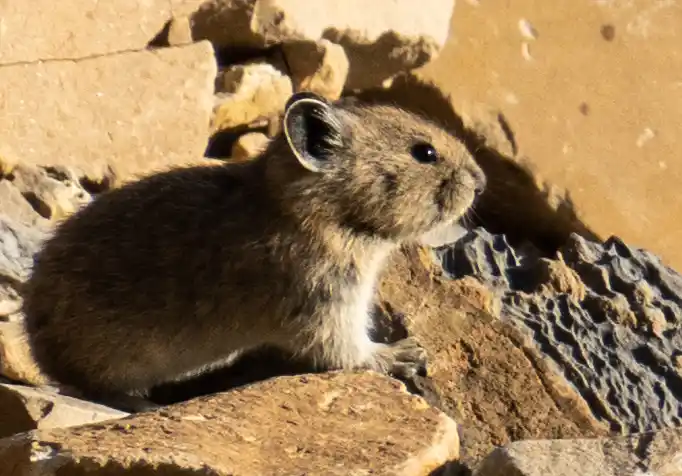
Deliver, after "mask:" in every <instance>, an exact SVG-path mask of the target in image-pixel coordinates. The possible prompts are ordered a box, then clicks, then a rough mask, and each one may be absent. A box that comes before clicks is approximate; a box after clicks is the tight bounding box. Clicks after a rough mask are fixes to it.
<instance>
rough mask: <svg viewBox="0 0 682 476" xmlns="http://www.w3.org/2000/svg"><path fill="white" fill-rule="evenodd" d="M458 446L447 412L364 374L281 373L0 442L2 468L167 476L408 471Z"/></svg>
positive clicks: (420, 469)
mask: <svg viewBox="0 0 682 476" xmlns="http://www.w3.org/2000/svg"><path fill="white" fill-rule="evenodd" d="M458 452H459V440H458V434H457V425H456V423H455V422H454V421H452V420H451V419H450V418H448V417H446V416H445V415H444V414H443V413H441V412H439V411H437V410H435V409H433V408H431V407H429V406H428V405H427V404H426V403H425V402H424V401H423V400H422V399H421V398H419V397H415V396H412V395H409V394H408V393H407V392H405V391H404V386H402V384H400V383H399V382H396V381H395V380H392V379H390V378H388V377H385V376H380V375H378V374H373V373H358V374H327V375H307V376H298V377H282V378H277V379H274V380H270V381H267V382H261V383H259V384H256V385H254V386H250V387H246V388H241V389H237V390H235V391H233V392H229V393H224V394H219V395H215V396H210V397H202V398H198V399H195V400H192V401H189V402H186V403H183V404H179V405H175V406H171V407H167V408H164V409H162V410H160V411H158V412H154V413H144V414H138V415H135V416H131V417H128V418H125V419H122V420H119V421H115V422H103V423H99V424H96V425H87V426H80V427H76V428H70V429H60V430H41V431H37V432H32V433H29V434H24V435H18V436H16V437H13V438H7V439H4V440H2V441H0V461H3V463H4V467H5V468H10V474H25V473H26V474H27V473H28V472H30V471H35V474H38V473H40V471H47V469H48V468H49V469H50V470H52V471H57V472H58V473H59V474H62V473H63V474H74V473H75V472H82V471H85V469H86V468H87V470H88V474H93V475H95V474H102V475H104V474H111V473H110V472H109V471H110V470H111V469H112V468H119V471H125V470H127V471H130V472H135V471H136V470H137V471H141V472H142V471H144V468H149V467H150V466H151V467H154V468H156V470H157V471H159V472H163V474H168V475H175V474H177V475H180V474H189V473H190V472H192V473H193V472H197V473H199V472H201V473H202V474H209V473H210V474H216V475H228V474H230V475H245V476H246V475H253V474H330V475H332V474H338V475H348V474H368V473H370V472H371V473H372V474H400V475H406V476H407V475H415V474H429V473H430V472H431V471H433V470H435V469H437V468H438V467H440V466H442V465H443V464H445V463H447V462H448V460H451V459H455V458H456V457H457V456H458ZM31 457H32V459H33V461H30V458H31ZM12 471H15V472H14V473H12ZM21 471H24V472H25V473H21ZM32 474H33V473H32Z"/></svg>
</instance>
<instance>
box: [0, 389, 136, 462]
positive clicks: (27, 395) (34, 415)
mask: <svg viewBox="0 0 682 476" xmlns="http://www.w3.org/2000/svg"><path fill="white" fill-rule="evenodd" d="M127 415H128V414H127V413H124V412H121V411H118V410H114V409H113V408H109V407H105V406H102V405H97V404H94V403H91V402H86V401H83V400H78V399H75V398H71V397H68V396H65V395H58V394H51V393H48V392H47V391H43V390H40V389H38V388H31V387H25V386H21V385H10V384H6V383H0V438H5V437H8V436H12V435H14V434H16V433H23V432H26V431H30V430H34V429H46V430H47V429H50V428H67V427H71V426H78V425H84V424H87V423H96V422H101V421H105V420H111V419H117V418H122V417H125V416H127ZM0 474H3V473H2V472H1V471H0Z"/></svg>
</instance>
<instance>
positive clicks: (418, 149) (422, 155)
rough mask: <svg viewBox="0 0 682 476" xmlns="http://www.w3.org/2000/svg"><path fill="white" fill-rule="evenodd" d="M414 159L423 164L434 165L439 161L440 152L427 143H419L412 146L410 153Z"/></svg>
mask: <svg viewBox="0 0 682 476" xmlns="http://www.w3.org/2000/svg"><path fill="white" fill-rule="evenodd" d="M410 153H411V154H412V157H414V158H415V160H416V161H417V162H420V163H422V164H433V163H434V162H436V161H437V160H438V152H436V149H435V148H434V147H433V146H432V145H431V144H429V143H427V142H418V143H416V144H414V145H413V146H412V150H411V151H410Z"/></svg>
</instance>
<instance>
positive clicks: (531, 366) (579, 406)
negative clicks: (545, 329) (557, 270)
mask: <svg viewBox="0 0 682 476" xmlns="http://www.w3.org/2000/svg"><path fill="white" fill-rule="evenodd" d="M432 256H433V251H431V250H429V249H423V250H422V249H420V248H417V249H415V248H412V247H409V248H405V249H403V250H402V251H401V252H399V253H396V254H395V256H394V257H392V258H391V263H390V266H389V268H388V269H387V270H386V273H385V275H384V276H383V278H382V281H381V285H380V288H379V298H378V299H379V300H380V302H381V303H383V305H384V306H385V308H386V309H388V310H392V311H391V312H389V313H388V314H389V315H391V314H392V313H398V314H402V315H404V316H405V319H404V326H405V327H406V333H409V334H411V335H414V336H416V337H417V339H418V340H419V342H420V344H421V345H422V346H423V347H424V348H425V349H426V351H427V354H428V358H429V361H428V364H427V370H428V374H427V376H426V377H417V378H415V379H414V382H412V386H413V387H414V388H415V390H414V391H418V392H420V394H422V395H423V397H424V398H425V399H426V400H427V401H428V402H429V403H430V404H431V405H433V406H435V407H437V408H440V409H442V410H443V411H444V412H446V413H447V414H448V415H449V416H450V417H451V418H453V419H455V420H456V421H458V423H460V425H461V428H462V435H461V448H462V449H461V451H462V454H461V460H462V463H463V464H466V465H467V466H472V465H474V464H475V463H476V462H478V461H480V459H481V458H483V457H484V456H485V455H487V454H488V453H489V452H490V451H491V450H492V449H493V448H494V447H495V446H498V445H502V444H505V443H507V442H510V441H515V440H520V439H538V438H578V437H595V436H601V435H606V434H607V431H608V428H607V426H606V425H604V424H603V423H601V422H599V421H598V420H597V419H596V418H595V416H594V415H593V414H592V412H591V411H590V407H589V406H588V405H587V402H586V401H585V399H584V398H583V397H582V396H581V395H580V394H579V393H578V392H577V391H575V390H574V389H573V388H571V386H570V384H569V383H568V382H567V381H566V379H565V378H564V377H563V375H562V374H561V372H559V371H557V370H556V369H554V368H552V367H550V366H548V365H546V364H545V362H544V361H543V360H542V356H541V355H540V354H539V352H538V351H534V348H533V346H532V345H531V343H529V342H526V341H524V340H523V336H519V335H518V334H519V333H518V332H517V331H516V329H515V328H514V327H513V326H512V325H510V324H509V323H507V322H506V321H503V320H501V319H500V318H499V317H498V316H499V312H500V308H501V306H500V300H501V298H502V297H503V294H502V293H501V292H500V291H498V290H497V289H496V288H495V287H494V286H491V285H490V284H489V283H483V284H482V283H480V282H478V281H477V280H476V279H475V278H473V277H469V276H467V277H466V278H464V279H458V280H451V279H448V276H447V274H445V272H444V270H443V267H442V265H441V264H440V263H439V262H438V261H437V260H434V259H433V257H432ZM396 319H397V318H395V317H394V318H393V321H394V325H396V324H395V320H396ZM400 322H402V321H400Z"/></svg>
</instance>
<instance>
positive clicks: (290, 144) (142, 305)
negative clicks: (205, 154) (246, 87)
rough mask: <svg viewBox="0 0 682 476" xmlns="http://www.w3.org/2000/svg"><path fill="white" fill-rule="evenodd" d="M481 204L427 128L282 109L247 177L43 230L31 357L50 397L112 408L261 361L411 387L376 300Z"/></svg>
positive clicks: (133, 195) (194, 182)
mask: <svg viewBox="0 0 682 476" xmlns="http://www.w3.org/2000/svg"><path fill="white" fill-rule="evenodd" d="M484 188H485V176H484V174H483V172H482V170H481V169H480V168H479V167H478V165H477V164H476V163H475V161H474V160H473V158H472V157H471V155H470V154H469V153H468V151H467V149H466V148H465V146H464V144H463V143H461V142H460V141H459V140H457V139H456V138H455V137H453V136H451V135H450V134H448V133H447V132H446V131H445V130H443V129H441V128H440V127H438V126H437V125H435V124H433V123H431V122H430V121H429V120H427V119H426V118H423V117H421V116H418V115H416V114H414V113H410V112H407V111H405V110H402V109H400V108H398V107H395V106H393V105H390V104H380V103H362V102H358V101H353V100H349V99H341V100H339V101H336V102H333V103H330V102H328V101H326V100H325V99H323V98H321V97H318V96H316V95H314V94H312V93H296V94H294V95H292V96H291V97H290V98H289V100H288V102H287V104H286V107H285V110H284V114H283V116H282V120H281V132H280V133H279V135H278V136H276V137H275V138H273V139H272V141H271V142H270V143H269V145H268V146H267V148H266V149H265V150H264V151H263V152H262V154H261V155H260V156H259V157H257V158H255V159H253V160H252V161H250V162H242V163H235V164H225V165H222V164H220V165H215V166H195V167H183V168H176V169H172V170H169V171H164V172H159V173H156V174H153V175H149V176H147V177H145V178H142V179H140V180H138V181H135V182H131V183H128V184H125V185H123V186H121V187H119V188H115V189H112V190H110V191H107V192H104V193H103V194H101V195H99V196H98V197H97V198H95V199H94V200H93V201H92V202H90V203H89V204H87V205H86V206H84V207H83V208H81V209H80V210H78V211H77V212H76V213H74V214H72V215H71V216H70V217H68V218H67V219H65V220H63V221H62V222H61V223H60V224H59V225H58V226H56V227H55V229H54V231H53V233H52V234H51V236H50V237H49V238H47V239H46V240H45V241H44V243H43V244H42V246H41V248H40V250H39V251H38V252H37V253H36V255H35V257H34V262H33V267H32V270H31V274H30V276H29V279H28V281H27V282H26V286H25V288H24V290H23V294H24V295H23V298H24V302H23V310H24V314H25V330H26V334H27V337H28V340H29V346H30V349H31V352H32V354H33V356H34V358H35V361H36V363H37V364H38V366H39V368H40V369H41V370H42V371H43V373H44V374H45V375H46V376H47V377H48V379H50V380H51V381H52V382H56V383H57V385H63V386H67V387H70V388H74V389H76V390H77V391H78V392H80V393H81V395H84V396H87V397H88V398H90V399H93V400H95V401H100V402H103V403H109V404H111V405H112V406H118V407H119V408H125V405H127V404H128V403H122V402H126V401H129V400H126V399H127V398H128V399H129V398H130V397H132V398H139V397H144V396H145V395H146V394H147V392H148V391H149V390H150V389H151V388H152V387H153V386H156V385H159V384H162V383H169V382H174V381H176V382H177V381H181V380H184V379H187V378H189V377H192V376H195V375H198V374H201V373H202V372H205V371H208V370H210V369H215V368H219V367H221V366H225V365H229V364H230V363H231V362H233V361H234V359H235V358H237V357H238V356H239V355H241V354H242V353H244V352H246V351H249V350H252V349H256V348H258V347H260V346H266V345H267V346H275V347H279V348H281V349H283V350H285V351H287V352H290V353H291V355H293V356H297V357H303V358H305V359H307V360H309V362H310V363H311V364H312V365H313V366H314V367H315V368H318V369H322V370H332V369H372V370H375V371H379V372H383V373H390V374H393V375H398V376H407V375H410V374H414V372H416V371H418V370H419V369H420V368H422V367H423V366H424V365H425V362H426V354H425V351H424V350H423V348H422V347H420V346H419V345H418V344H417V342H416V341H415V340H414V338H412V337H408V338H406V339H403V340H400V341H398V342H395V343H392V344H384V343H376V342H373V341H372V340H371V339H370V336H369V335H370V334H369V332H370V330H371V325H372V319H371V314H370V312H371V309H372V305H373V303H374V292H375V284H376V282H377V279H378V277H379V276H380V273H381V270H382V266H383V264H384V262H385V260H386V258H387V257H388V256H389V254H390V253H391V252H392V251H393V250H395V249H396V248H397V247H399V246H400V245H402V244H405V243H409V242H412V241H415V242H416V241H419V240H421V239H422V238H423V237H425V236H429V234H434V233H436V234H438V233H439V230H442V229H444V228H446V227H448V226H449V225H454V224H455V223H456V222H457V220H458V219H460V218H461V217H462V215H463V214H464V213H466V212H467V211H468V210H469V208H470V207H471V206H472V204H473V203H474V201H475V199H476V196H477V195H478V194H480V193H481V192H482V191H483V189H484ZM132 411H137V410H135V409H133V410H132Z"/></svg>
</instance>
